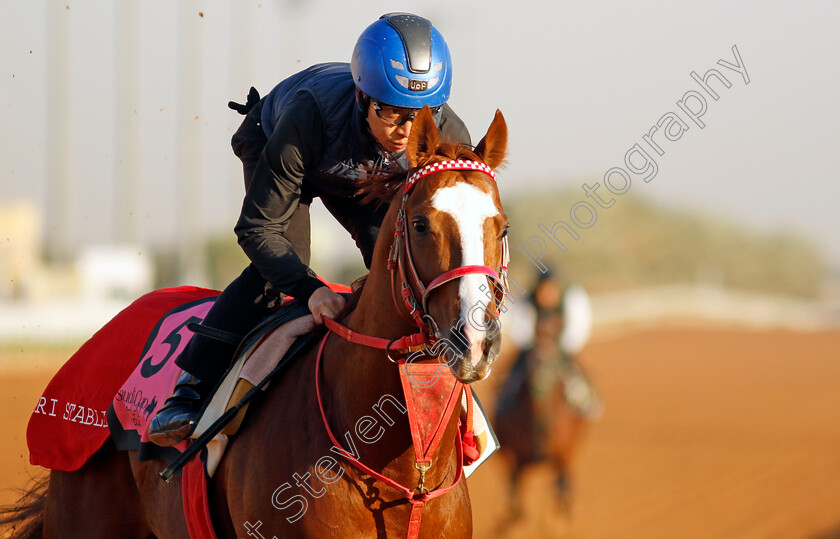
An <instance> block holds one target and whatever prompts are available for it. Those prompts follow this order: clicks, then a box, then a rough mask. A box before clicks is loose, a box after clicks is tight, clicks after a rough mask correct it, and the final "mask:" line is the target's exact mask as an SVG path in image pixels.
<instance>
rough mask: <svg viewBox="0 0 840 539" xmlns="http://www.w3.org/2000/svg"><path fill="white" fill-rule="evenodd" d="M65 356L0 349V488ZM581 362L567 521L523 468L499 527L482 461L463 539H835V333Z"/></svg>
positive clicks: (618, 345)
mask: <svg viewBox="0 0 840 539" xmlns="http://www.w3.org/2000/svg"><path fill="white" fill-rule="evenodd" d="M67 355H68V354H67V353H66V352H62V351H58V352H41V353H31V352H23V351H19V350H16V349H5V350H0V410H2V418H3V419H2V426H3V427H4V428H3V433H4V442H3V444H2V445H0V458H2V462H3V463H4V465H3V466H0V487H18V486H23V485H24V484H25V483H26V481H27V478H28V475H29V474H31V473H39V471H40V469H39V468H33V467H30V466H28V464H27V461H28V454H27V450H26V441H25V428H26V422H27V420H28V416H29V413H30V412H31V410H32V408H33V407H34V404H35V403H36V402H37V399H38V396H39V395H40V393H41V391H42V390H43V388H44V386H45V384H46V383H47V381H48V380H49V378H50V376H51V374H52V372H54V371H55V370H56V369H57V365H59V364H60V358H62V357H67ZM583 362H584V364H585V365H586V367H587V368H588V370H589V372H590V374H591V375H592V377H593V378H594V379H595V380H596V381H597V384H598V386H599V388H600V390H601V393H602V395H603V397H604V400H605V401H606V407H607V408H606V413H605V414H604V416H603V418H601V420H600V421H599V422H597V423H595V424H593V425H592V426H591V429H590V431H589V433H588V436H587V439H586V440H585V441H584V442H583V444H582V447H581V451H580V454H579V457H578V459H577V462H576V463H575V470H574V471H575V475H574V478H575V485H574V488H575V493H576V495H575V501H574V507H573V512H572V516H571V518H566V517H564V516H563V515H562V514H561V513H560V512H558V511H557V510H556V509H555V508H554V505H553V503H552V501H551V498H550V496H549V492H550V491H549V483H548V481H549V474H548V471H547V470H546V469H544V468H540V467H536V468H534V469H533V470H532V471H531V472H530V473H529V474H528V475H527V476H526V478H525V487H526V492H525V494H524V496H525V504H524V507H525V517H524V518H523V520H521V521H518V522H516V523H514V524H512V525H510V526H509V527H507V528H504V529H502V528H500V527H499V525H500V523H501V522H502V521H503V517H504V515H505V512H506V507H505V484H504V477H505V474H504V465H503V462H502V460H501V459H498V458H494V459H491V460H490V461H489V462H488V463H487V464H485V465H484V466H483V467H482V468H481V469H479V470H478V471H477V472H476V473H475V475H473V477H471V478H470V491H471V494H472V499H473V512H474V515H473V518H474V522H475V531H476V537H499V536H506V537H511V538H525V537H583V538H586V537H593V538H601V537H622V538H624V537H640V538H652V537H663V538H666V537H667V538H674V537H680V538H683V537H686V538H688V537H709V538H728V537H739V538H740V537H768V538H769V537H774V538H775V537H814V538H828V537H840V333H838V332H833V333H794V332H785V331H774V332H752V331H746V330H720V329H710V328H705V329H646V330H638V331H633V332H628V333H625V334H623V335H614V336H612V337H606V336H604V335H602V336H600V337H599V336H596V338H595V339H594V341H593V342H592V343H591V344H590V345H589V346H588V348H587V349H586V350H585V351H584V355H583ZM4 365H5V366H4ZM10 365H11V366H10ZM500 367H502V368H501V369H499V370H503V367H504V365H500ZM493 387H494V385H493V383H491V382H487V383H486V387H483V388H481V387H480V388H479V393H480V394H482V396H483V398H484V399H485V401H486V402H485V403H486V404H491V403H492V399H493ZM14 498H15V496H14V494H13V493H12V492H11V491H9V490H7V489H5V488H4V489H3V490H2V491H0V503H6V502H9V501H11V500H13V499H14Z"/></svg>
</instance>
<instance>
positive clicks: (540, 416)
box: [494, 273, 602, 526]
mask: <svg viewBox="0 0 840 539" xmlns="http://www.w3.org/2000/svg"><path fill="white" fill-rule="evenodd" d="M530 303H531V304H532V305H533V309H534V311H535V317H528V316H523V313H518V314H517V315H515V316H518V317H519V318H520V320H521V319H530V320H533V324H534V326H533V340H532V343H531V346H529V347H527V348H525V349H524V350H522V351H521V353H520V354H519V356H518V357H517V358H516V360H515V362H514V364H513V367H512V368H511V370H510V373H509V375H508V377H507V378H506V379H505V381H504V383H503V384H502V386H501V389H500V391H499V395H498V399H497V404H496V420H495V423H494V425H495V429H496V435H497V437H498V438H499V442H500V444H501V450H500V451H501V453H502V455H504V457H505V459H506V460H507V461H508V465H509V469H510V483H509V496H510V509H511V511H510V515H509V516H508V520H507V521H505V522H503V526H504V525H507V524H510V523H512V522H513V521H515V520H517V519H518V518H519V517H521V515H522V509H521V501H522V500H521V496H520V489H519V487H520V481H521V478H522V474H523V472H524V471H525V470H526V469H527V468H528V467H529V466H531V465H534V464H538V463H548V464H549V465H550V466H551V468H552V470H553V473H554V485H555V489H554V494H555V495H556V497H557V501H558V502H559V505H560V508H561V510H562V511H563V512H564V513H566V514H568V513H569V511H570V509H571V501H572V491H571V463H572V460H573V457H574V455H575V453H576V451H577V449H578V447H579V446H580V443H581V442H582V440H583V437H584V434H585V431H586V428H587V423H588V422H589V421H590V420H592V419H594V418H596V417H598V416H599V415H600V413H601V409H602V405H601V401H600V398H599V396H598V395H597V393H596V392H595V389H594V387H593V386H592V384H591V383H590V381H589V379H588V377H587V376H586V374H585V373H584V371H583V370H582V368H581V367H580V365H579V363H578V362H577V361H576V359H575V358H576V356H577V354H578V352H579V351H580V349H581V348H582V347H583V345H584V344H585V343H586V340H587V339H588V336H589V330H590V327H591V309H590V306H589V300H588V297H587V295H586V293H585V292H584V291H583V289H582V288H580V287H577V286H570V287H567V288H565V289H564V288H563V287H561V286H560V285H559V284H558V283H557V281H556V280H555V279H554V278H553V276H552V275H551V273H546V274H541V275H540V276H539V280H538V283H537V285H536V287H535V289H534V292H533V293H532V294H531V298H530Z"/></svg>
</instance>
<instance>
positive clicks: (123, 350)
mask: <svg viewBox="0 0 840 539" xmlns="http://www.w3.org/2000/svg"><path fill="white" fill-rule="evenodd" d="M218 294H219V292H218V291H216V290H209V289H206V288H197V287H191V286H184V287H177V288H167V289H163V290H157V291H155V292H151V293H149V294H146V295H145V296H142V297H141V298H139V299H137V300H136V301H135V302H134V303H132V304H131V305H129V306H128V307H126V308H125V309H124V310H122V311H121V312H120V313H119V314H117V315H116V316H115V317H114V318H113V319H112V320H111V321H110V322H108V323H107V324H106V325H105V326H104V327H102V329H100V330H99V331H97V332H96V333H95V334H94V335H93V337H91V338H90V340H88V341H87V342H86V343H85V344H84V345H82V347H81V348H79V350H78V351H77V352H76V353H75V354H73V356H72V357H71V358H70V359H69V360H68V361H67V363H65V364H64V366H63V367H61V369H60V370H59V371H58V373H56V375H55V376H54V377H53V379H52V381H50V383H49V385H48V386H47V388H46V390H45V391H44V393H43V395H42V396H41V398H40V399H39V401H38V404H37V405H36V407H35V411H34V412H33V413H32V417H31V418H30V419H29V425H28V427H27V429H26V442H27V445H28V446H29V462H30V463H32V464H35V465H40V466H43V467H45V468H50V469H53V470H63V471H73V470H78V469H79V468H81V467H82V466H83V465H84V463H85V462H87V460H88V459H89V458H90V457H91V456H92V455H93V454H94V453H96V451H97V450H99V448H100V447H102V444H103V443H105V440H106V439H107V438H108V436H109V434H110V433H109V430H108V423H107V421H106V411H107V410H108V407H109V406H110V404H111V402H112V401H113V400H114V396H115V395H117V392H118V391H119V389H120V387H121V386H122V384H123V382H125V381H126V379H127V378H129V376H130V375H131V373H132V372H133V371H134V370H135V368H136V367H138V365H139V363H140V362H141V361H143V360H144V353H145V352H146V351H147V350H148V349H149V348H150V347H152V346H154V345H155V344H158V345H160V343H156V342H154V339H153V336H154V335H159V336H160V334H161V331H155V330H156V329H158V330H165V329H164V328H161V327H159V324H160V323H161V322H162V320H161V317H162V316H163V315H164V314H166V313H168V312H170V311H172V310H173V309H176V308H177V307H179V306H181V305H185V304H189V303H191V302H196V301H199V300H204V299H207V298H212V297H215V296H217V295H218ZM206 303H207V308H208V309H209V305H210V302H209V301H208V302H206ZM205 312H206V310H205ZM184 331H186V329H185V330H184ZM189 334H190V335H191V333H189ZM150 335H151V336H150ZM167 335H169V333H167V334H165V335H163V336H162V337H161V338H166V337H167ZM176 340H177V339H175V338H170V340H169V341H166V342H165V343H163V345H165V346H168V348H169V349H171V353H168V355H167V354H165V358H166V363H173V365H171V366H170V367H172V366H174V361H171V362H170V361H169V359H171V358H173V357H176V354H177V353H178V352H180V350H181V349H182V348H183V346H184V345H186V341H187V339H182V342H175V341H176ZM149 359H150V360H151V359H152V358H151V357H150V358H149ZM164 366H165V365H164V361H163V360H161V359H157V358H155V362H154V363H151V362H150V365H149V368H150V369H161V368H163V367H164ZM170 390H171V388H170ZM149 404H150V403H149ZM144 411H145V410H144Z"/></svg>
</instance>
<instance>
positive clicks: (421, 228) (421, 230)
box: [411, 219, 428, 234]
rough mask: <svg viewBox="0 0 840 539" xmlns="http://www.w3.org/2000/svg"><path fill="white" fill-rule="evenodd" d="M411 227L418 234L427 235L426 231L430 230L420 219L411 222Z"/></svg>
mask: <svg viewBox="0 0 840 539" xmlns="http://www.w3.org/2000/svg"><path fill="white" fill-rule="evenodd" d="M411 225H412V226H413V227H414V231H415V232H417V233H418V234H425V233H426V230H428V225H427V224H426V222H425V221H421V220H420V219H415V220H414V221H412V222H411Z"/></svg>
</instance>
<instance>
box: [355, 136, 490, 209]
mask: <svg viewBox="0 0 840 539" xmlns="http://www.w3.org/2000/svg"><path fill="white" fill-rule="evenodd" d="M452 159H467V160H470V161H481V159H480V158H479V157H478V156H477V155H476V154H475V152H474V151H473V148H472V147H471V146H468V145H467V144H463V143H461V142H442V143H440V145H439V146H438V147H437V148H436V149H435V153H434V154H432V155H428V156H426V157H425V158H423V159H422V160H421V161H420V162H419V163H417V167H416V168H413V169H411V170H409V171H408V172H406V171H397V172H394V173H392V174H389V175H385V176H383V175H382V174H368V175H367V176H365V177H364V178H362V179H361V180H360V181H359V189H358V190H357V191H356V194H357V195H361V196H362V197H363V198H362V203H363V204H368V203H371V202H377V203H379V204H380V205H381V204H383V203H385V202H388V201H390V200H391V198H392V197H393V196H394V195H395V194H396V193H397V192H398V191H399V190H400V188H402V186H403V184H404V183H405V180H406V179H407V178H408V177H409V176H410V175H411V174H412V173H413V172H414V171H415V170H418V169H421V168H423V167H425V166H426V165H428V164H430V163H436V162H438V161H447V160H452Z"/></svg>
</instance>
